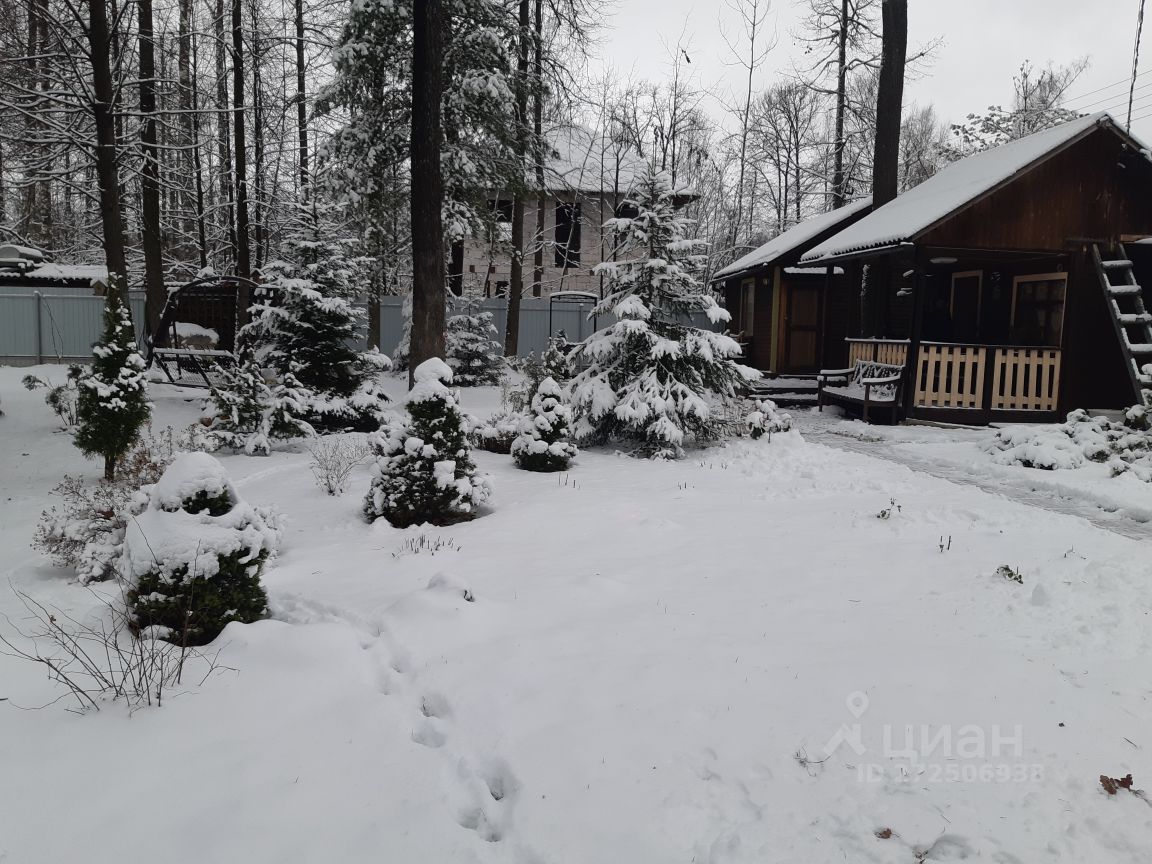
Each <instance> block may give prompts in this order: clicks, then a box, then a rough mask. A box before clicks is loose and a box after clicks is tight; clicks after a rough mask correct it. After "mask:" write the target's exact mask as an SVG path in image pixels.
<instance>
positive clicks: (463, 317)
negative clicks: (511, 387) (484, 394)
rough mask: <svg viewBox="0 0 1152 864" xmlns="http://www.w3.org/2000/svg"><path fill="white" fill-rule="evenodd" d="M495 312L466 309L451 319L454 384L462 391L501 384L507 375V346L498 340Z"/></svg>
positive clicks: (449, 343)
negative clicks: (505, 368)
mask: <svg viewBox="0 0 1152 864" xmlns="http://www.w3.org/2000/svg"><path fill="white" fill-rule="evenodd" d="M496 336H497V333H496V328H495V327H494V326H493V325H492V313H491V312H476V311H475V310H472V309H466V310H465V311H464V312H462V313H460V314H458V315H453V316H452V317H451V318H449V319H448V332H447V333H446V334H445V341H446V343H447V350H448V365H449V366H450V367H451V368H452V381H453V383H455V384H457V385H459V386H461V387H481V386H484V385H486V384H498V383H499V382H500V375H501V373H502V372H503V371H504V358H503V356H502V355H503V346H502V345H501V344H500V343H499V342H498V341H497V340H496Z"/></svg>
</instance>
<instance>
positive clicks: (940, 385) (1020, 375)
mask: <svg viewBox="0 0 1152 864" xmlns="http://www.w3.org/2000/svg"><path fill="white" fill-rule="evenodd" d="M1060 360H1061V354H1060V349H1059V348H1028V347H1021V346H1018V345H952V344H944V343H939V342H923V343H921V345H920V351H919V354H918V356H917V362H916V369H915V373H916V398H915V403H914V404H915V407H917V408H962V409H971V410H977V411H989V410H990V411H1048V412H1051V411H1055V410H1056V408H1057V404H1058V402H1059V397H1060Z"/></svg>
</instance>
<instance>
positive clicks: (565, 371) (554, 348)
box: [540, 330, 576, 381]
mask: <svg viewBox="0 0 1152 864" xmlns="http://www.w3.org/2000/svg"><path fill="white" fill-rule="evenodd" d="M575 348H576V346H575V344H573V343H572V342H569V341H568V334H567V333H565V332H564V331H563V330H559V331H557V333H556V335H555V336H550V337H548V347H547V348H545V349H544V353H543V354H541V355H540V364H541V365H542V366H543V367H544V377H545V378H551V379H552V380H554V381H567V380H568V379H569V378H571V377H572V363H571V360H570V357H571V355H572V351H573V350H574V349H575Z"/></svg>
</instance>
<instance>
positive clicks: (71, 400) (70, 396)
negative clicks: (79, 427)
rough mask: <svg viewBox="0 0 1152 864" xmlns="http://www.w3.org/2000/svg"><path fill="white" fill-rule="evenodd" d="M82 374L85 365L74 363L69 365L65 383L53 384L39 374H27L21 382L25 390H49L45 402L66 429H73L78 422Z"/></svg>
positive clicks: (45, 395)
mask: <svg viewBox="0 0 1152 864" xmlns="http://www.w3.org/2000/svg"><path fill="white" fill-rule="evenodd" d="M82 374H84V367H82V366H77V365H75V364H73V365H72V366H69V367H68V375H67V377H66V378H65V379H64V383H63V384H53V383H52V382H51V381H50V380H48V379H46V378H40V377H39V376H37V375H25V376H24V377H23V378H22V379H21V380H20V383H21V384H23V385H24V389H25V390H40V389H45V390H47V391H48V392H47V393H46V394H44V404H45V405H47V406H48V407H49V408H51V409H52V413H53V414H55V415H56V416H57V417H59V418H60V422H61V423H63V424H64V428H65V429H71V428H73V427H74V426H75V425H76V422H77V417H76V397H77V396H78V395H79V391H78V388H77V386H76V382H77V381H79V380H80V376H81V375H82Z"/></svg>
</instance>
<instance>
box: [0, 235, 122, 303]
mask: <svg viewBox="0 0 1152 864" xmlns="http://www.w3.org/2000/svg"><path fill="white" fill-rule="evenodd" d="M107 285H108V269H107V268H106V267H101V266H96V265H88V264H55V263H52V262H50V261H47V260H45V255H44V253H43V252H41V251H40V250H39V249H32V248H30V247H28V246H18V245H15V244H12V243H9V244H4V245H0V290H2V291H5V292H6V293H13V292H16V291H20V292H21V293H28V294H31V293H33V292H35V291H52V292H54V293H59V292H62V291H68V292H75V293H77V294H89V293H91V294H102V293H103V292H104V290H105V289H106V287H107Z"/></svg>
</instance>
